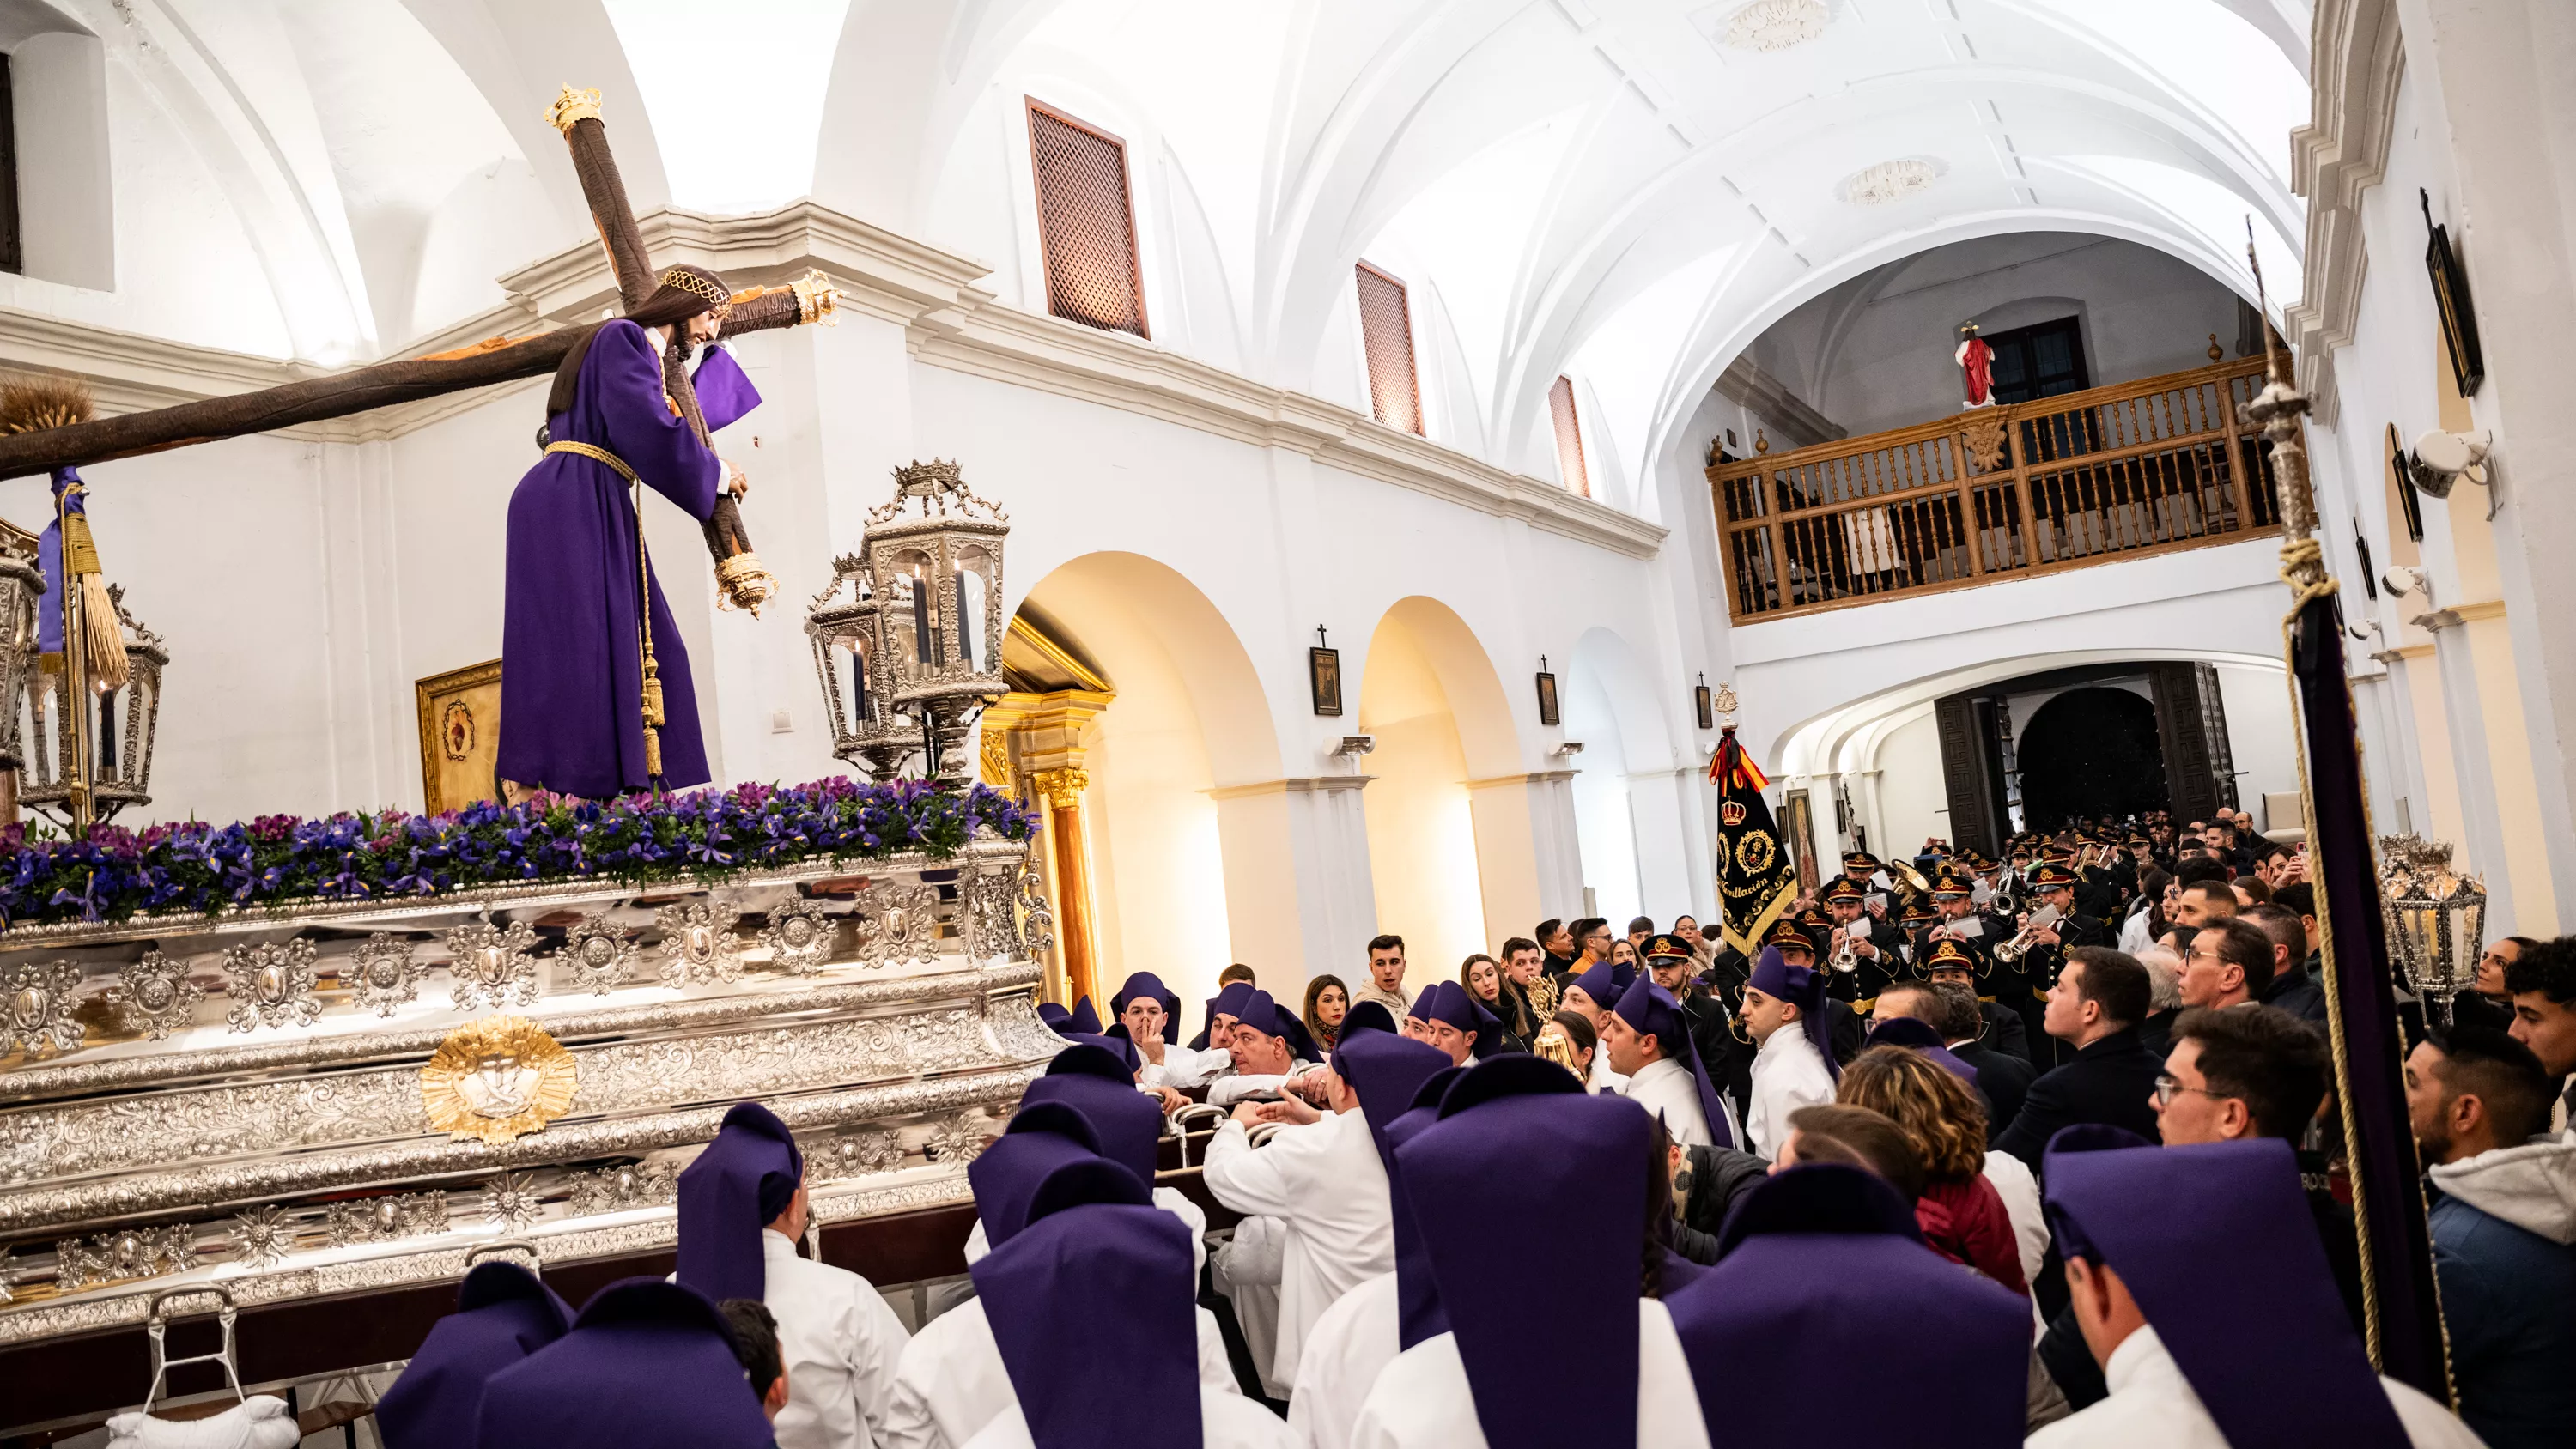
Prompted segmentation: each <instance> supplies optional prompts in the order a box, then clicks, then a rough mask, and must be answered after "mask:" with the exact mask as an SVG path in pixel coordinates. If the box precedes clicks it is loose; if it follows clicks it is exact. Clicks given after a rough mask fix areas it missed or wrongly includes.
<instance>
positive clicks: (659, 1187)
mask: <svg viewBox="0 0 2576 1449" xmlns="http://www.w3.org/2000/svg"><path fill="white" fill-rule="evenodd" d="M564 1186H565V1188H566V1189H567V1190H568V1196H567V1197H566V1199H565V1201H566V1204H567V1206H568V1207H569V1208H570V1209H571V1212H572V1214H573V1216H575V1217H592V1216H595V1215H597V1214H600V1213H620V1212H625V1211H627V1210H628V1209H630V1208H641V1207H661V1206H664V1205H665V1204H668V1203H671V1202H674V1201H676V1200H677V1199H678V1197H679V1190H680V1178H679V1174H678V1173H676V1172H673V1171H672V1170H671V1168H670V1165H669V1164H668V1163H659V1162H629V1163H624V1164H621V1165H619V1166H616V1167H602V1168H599V1169H597V1170H595V1171H591V1172H576V1173H574V1174H573V1175H572V1176H571V1177H569V1178H567V1179H566V1180H565V1182H564Z"/></svg>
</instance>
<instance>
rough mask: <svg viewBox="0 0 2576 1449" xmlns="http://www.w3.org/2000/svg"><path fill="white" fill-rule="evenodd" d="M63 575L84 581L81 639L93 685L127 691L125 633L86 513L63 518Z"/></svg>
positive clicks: (96, 687)
mask: <svg viewBox="0 0 2576 1449" xmlns="http://www.w3.org/2000/svg"><path fill="white" fill-rule="evenodd" d="M63 575H64V577H66V578H76V579H79V580H80V591H81V637H82V640H83V643H84V644H85V646H86V648H85V649H84V651H83V652H85V653H86V654H87V655H88V656H89V660H88V662H89V678H90V686H91V687H92V688H94V689H98V690H102V691H104V690H114V689H123V688H124V687H125V682H126V680H127V678H128V677H129V676H130V673H131V668H132V666H131V664H130V662H129V661H128V660H127V659H126V657H125V631H124V630H123V629H122V628H119V627H118V625H117V621H116V600H114V599H112V598H110V597H108V593H107V575H106V574H104V573H102V572H101V571H100V569H99V563H98V541H97V540H96V539H94V538H92V537H91V536H90V531H89V518H88V516H87V515H86V514H80V513H66V514H64V516H63Z"/></svg>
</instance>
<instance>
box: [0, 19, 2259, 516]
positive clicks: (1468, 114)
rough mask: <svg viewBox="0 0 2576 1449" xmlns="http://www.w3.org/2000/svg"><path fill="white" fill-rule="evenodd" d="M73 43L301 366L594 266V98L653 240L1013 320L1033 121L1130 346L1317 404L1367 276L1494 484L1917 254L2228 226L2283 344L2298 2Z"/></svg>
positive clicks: (220, 31)
mask: <svg viewBox="0 0 2576 1449" xmlns="http://www.w3.org/2000/svg"><path fill="white" fill-rule="evenodd" d="M9 3H33V0H9ZM61 8H62V9H63V10H65V11H66V12H80V13H81V15H82V16H83V19H84V22H85V23H86V24H88V25H89V26H90V27H91V28H92V29H93V30H94V31H95V32H96V33H98V34H100V35H101V36H102V37H103V38H104V39H105V40H106V41H107V43H108V44H109V46H110V49H111V54H112V59H113V60H114V62H115V63H121V64H125V65H129V66H137V67H140V66H143V65H145V64H146V63H147V62H146V61H145V60H144V59H142V57H145V56H147V55H149V54H151V53H152V52H153V50H154V47H155V46H156V45H157V46H158V47H159V50H160V54H161V56H162V60H161V61H160V62H159V64H160V70H159V72H158V73H159V74H162V75H164V76H165V77H166V76H168V75H170V74H171V72H172V67H171V66H169V65H168V64H167V56H168V53H169V52H170V51H171V50H173V49H179V48H184V49H185V50H186V51H187V56H188V58H189V59H190V61H191V68H190V69H188V70H187V73H186V75H185V76H184V84H185V87H186V90H187V95H188V104H189V106H191V107H193V108H195V109H197V110H198V111H200V112H202V113H203V114H202V117H201V118H200V119H198V120H196V121H194V122H193V123H192V134H197V135H200V136H205V137H212V138H215V139H216V140H219V141H220V142H221V143H222V145H223V146H225V147H226V148H228V152H229V154H231V155H233V157H234V159H233V160H232V161H231V162H228V163H227V165H228V166H231V167H232V168H234V173H233V174H240V175H244V176H250V177H254V178H255V180H256V185H255V186H251V185H249V183H244V184H245V186H246V187H247V188H248V189H246V190H245V192H244V194H243V196H242V198H241V201H240V207H241V210H242V212H243V214H244V226H245V229H246V230H247V231H248V232H249V233H250V235H251V239H252V245H253V247H254V249H255V250H257V251H258V252H259V253H260V254H261V256H262V257H263V258H264V259H265V260H266V262H267V265H268V266H269V268H270V280H271V282H272V285H274V286H275V287H277V288H278V289H279V291H280V294H281V295H280V306H281V311H282V312H285V313H287V314H288V315H289V316H290V319H291V320H290V327H289V330H290V332H291V333H292V334H293V339H294V347H295V350H296V351H297V352H299V353H301V354H302V355H305V356H310V357H317V358H332V357H339V356H357V355H366V354H371V353H378V352H383V351H389V350H393V349H396V348H399V347H401V346H403V345H405V344H406V343H407V342H409V341H411V340H412V339H414V338H417V337H420V336H424V335H429V334H433V333H435V332H437V331H438V330H440V329H441V328H443V327H446V326H450V325H453V324H454V323H456V322H457V321H459V320H461V319H462V318H464V317H466V316H469V315H471V314H472V313H473V312H474V311H476V310H478V309H479V308H480V307H482V306H485V305H488V304H489V303H490V302H491V301H493V300H496V299H497V297H498V293H497V290H496V289H495V288H494V287H493V285H492V278H493V277H494V276H496V275H498V274H499V273H501V272H503V271H506V270H508V269H509V268H511V267H512V266H515V265H517V264H519V263H521V262H524V261H526V260H530V259H533V258H534V257H536V256H538V255H541V254H543V253H545V252H548V251H551V250H553V249H555V248H558V247H561V246H563V245H566V244H568V243H569V242H571V241H573V240H575V239H577V238H578V237H579V236H581V235H583V234H584V233H586V232H587V231H588V224H587V219H586V217H585V216H584V214H583V212H582V209H581V205H580V200H579V195H578V191H577V189H576V188H575V187H574V186H573V184H572V179H571V175H570V169H569V167H568V165H566V164H565V162H564V160H563V152H562V147H561V145H560V143H559V142H558V141H557V140H556V139H555V138H554V137H553V135H552V134H551V133H550V132H549V131H547V130H546V129H545V127H544V126H543V124H542V122H541V121H540V120H539V119H538V112H539V111H540V110H541V108H542V107H543V105H544V104H545V101H546V100H547V99H548V98H549V97H550V96H551V95H552V93H553V91H554V90H555V88H556V87H557V86H558V85H559V84H560V83H562V82H565V81H572V82H576V83H579V84H583V85H596V86H600V87H602V88H603V89H605V90H606V91H607V92H608V106H609V110H610V114H611V115H612V117H613V118H614V120H615V124H614V126H613V128H612V129H613V134H614V136H615V138H616V143H617V146H618V151H619V160H620V163H621V166H622V169H623V170H624V172H625V175H626V177H627V180H628V183H629V187H630V189H631V190H632V191H633V192H634V194H635V195H636V198H637V201H638V204H639V209H641V208H647V207H650V206H651V205H653V204H656V203H659V202H662V201H665V200H667V201H669V202H671V203H673V204H677V205H681V206H686V207H691V208H693V209H698V210H705V211H713V212H720V213H721V212H739V211H749V210H759V209H764V208H767V207H771V206H776V205H779V204H783V203H785V202H788V201H791V200H794V199H795V198H797V197H800V196H806V195H811V196H813V197H814V198H815V199H817V200H818V201H821V202H823V203H825V204H828V205H831V206H834V207H837V208H839V209H842V210H845V211H849V212H852V213H854V214H856V215H859V216H861V217H863V218H866V219H867V220H870V221H873V222H876V223H878V224H880V225H885V226H888V227H892V228H894V229H896V230H899V231H905V232H909V233H911V234H914V235H917V236H920V237H922V238H923V239H925V240H928V241H931V242H933V243H935V244H939V245H943V246H948V247H952V248H954V249H956V250H959V251H963V252H966V253H967V254H969V255H973V256H977V257H979V258H981V259H983V260H984V261H986V262H988V263H991V264H993V265H995V267H996V269H997V277H998V278H999V279H1000V280H999V281H997V283H996V285H997V286H998V287H1000V288H1001V289H1002V290H1003V291H1004V292H1005V295H1006V297H1007V296H1010V295H1011V294H1012V289H1013V288H1014V287H1015V286H1018V285H1020V284H1019V282H1018V281H1017V280H1015V279H1017V278H1021V277H1025V276H1026V275H1028V273H1027V267H1028V260H1027V258H1026V256H1025V255H1024V253H1025V251H1026V249H1027V244H1028V242H1029V240H1030V239H1031V238H1032V237H1033V232H1032V231H1030V230H1029V229H1028V227H1027V223H1026V212H1027V210H1028V207H1027V204H1026V193H1027V186H1028V181H1027V170H1026V160H1025V156H1024V155H1021V156H1019V157H1018V159H1016V160H1014V159H1013V156H1012V149H1011V148H1012V147H1013V145H1014V144H1015V143H1016V144H1019V145H1022V146H1024V144H1025V141H1024V135H1025V133H1024V131H1023V130H1019V129H1017V128H1020V127H1022V126H1023V125H1024V122H1023V121H1022V120H1021V111H1020V98H1021V97H1022V96H1023V95H1036V96H1038V97H1040V98H1041V99H1045V100H1048V101H1050V102H1051V103H1054V104H1058V105H1060V106H1062V107H1064V108H1066V109H1068V110H1070V111H1072V112H1073V113H1075V114H1077V115H1081V116H1083V117H1084V118H1085V119H1087V120H1091V121H1094V122H1095V123H1098V124H1100V125H1103V126H1105V127H1107V128H1108V129H1110V130H1113V131H1115V132H1117V133H1118V134H1120V135H1121V136H1122V137H1124V138H1125V139H1126V140H1127V142H1128V144H1129V148H1130V164H1131V168H1132V170H1133V171H1134V173H1135V175H1136V177H1137V191H1138V196H1139V207H1140V222H1141V223H1142V225H1143V228H1144V235H1145V248H1146V251H1147V254H1148V255H1147V261H1148V272H1149V287H1150V288H1151V289H1152V291H1151V293H1149V295H1150V296H1151V298H1152V300H1153V302H1154V303H1155V319H1156V341H1157V342H1158V343H1160V344H1162V345H1166V346H1174V347H1178V348H1181V349H1183V350H1188V351H1192V352H1196V353H1198V354H1200V355H1202V356H1205V357H1208V358H1209V359H1210V360H1212V361H1217V362H1219V363H1221V364H1222V365H1225V366H1229V367H1235V368H1238V369H1240V370H1242V371H1244V372H1247V373H1250V374H1252V375H1254V376H1257V377H1260V378H1262V379H1264V380H1267V381H1271V382H1275V383H1279V384H1282V385H1286V386H1290V387H1299V388H1306V389H1309V390H1326V376H1325V375H1326V374H1329V373H1331V372H1332V371H1333V370H1334V369H1335V368H1343V369H1344V370H1347V357H1346V356H1345V355H1344V350H1346V348H1347V342H1346V340H1344V338H1343V335H1342V333H1341V332H1338V331H1337V330H1336V329H1337V328H1343V329H1346V328H1347V321H1346V318H1345V313H1346V310H1347V307H1348V304H1349V293H1350V289H1351V268H1352V265H1353V263H1354V262H1356V261H1357V260H1358V259H1360V258H1361V257H1363V256H1366V257H1368V258H1369V259H1370V260H1371V261H1373V262H1376V263H1378V264H1380V265H1383V266H1386V267H1388V268H1389V269H1390V270H1392V271H1395V272H1396V273H1397V274H1398V275H1400V276H1402V277H1403V278H1404V279H1405V280H1406V281H1407V283H1408V284H1409V285H1410V286H1411V287H1412V289H1413V294H1414V297H1415V302H1416V307H1415V312H1416V324H1417V328H1418V329H1420V330H1422V331H1423V332H1425V333H1427V334H1428V335H1426V336H1425V337H1424V338H1422V339H1421V342H1422V352H1423V354H1424V358H1425V365H1426V369H1427V370H1429V371H1431V372H1433V373H1436V374H1437V378H1436V381H1435V382H1434V384H1433V387H1432V390H1433V391H1435V392H1438V393H1440V394H1441V398H1440V402H1439V405H1438V406H1436V407H1435V408H1434V417H1435V419H1436V420H1437V421H1438V422H1439V426H1438V427H1436V428H1435V436H1440V437H1441V440H1442V441H1446V442H1450V443H1452V444H1453V445H1456V446H1461V447H1465V448H1467V449H1469V450H1470V451H1475V452H1479V453H1482V454H1484V455H1486V456H1489V457H1492V458H1494V459H1495V460H1496V461H1499V462H1503V463H1505V464H1506V465H1509V466H1527V465H1528V463H1529V459H1528V458H1527V457H1526V456H1524V455H1525V453H1526V451H1527V449H1528V440H1529V439H1530V438H1532V437H1533V436H1534V435H1535V431H1536V429H1537V428H1538V427H1539V425H1540V422H1541V420H1542V419H1543V418H1544V415H1545V406H1546V404H1545V396H1546V391H1547V388H1548V386H1549V384H1550V383H1551V382H1552V381H1553V380H1554V378H1555V377H1556V376H1557V375H1558V374H1559V373H1560V372H1571V373H1573V374H1575V375H1577V376H1578V377H1579V378H1580V379H1581V380H1582V381H1583V382H1584V384H1585V386H1586V387H1587V389H1588V390H1589V392H1590V395H1591V396H1593V397H1594V398H1596V399H1598V402H1599V405H1600V407H1601V408H1602V410H1603V412H1604V414H1605V417H1604V422H1605V424H1606V426H1607V428H1608V430H1609V431H1610V432H1611V433H1612V434H1613V435H1615V436H1614V439H1613V441H1614V443H1615V446H1616V447H1617V449H1618V451H1619V452H1620V454H1621V455H1622V456H1623V457H1624V458H1625V459H1627V460H1628V464H1629V466H1630V468H1631V469H1632V471H1633V470H1636V469H1639V468H1642V467H1644V466H1646V465H1647V464H1649V463H1650V462H1651V460H1652V459H1653V458H1654V457H1656V456H1658V450H1659V449H1666V448H1673V447H1678V446H1681V442H1682V440H1680V439H1679V437H1678V429H1679V428H1680V426H1681V424H1683V423H1684V422H1686V421H1687V420H1688V418H1689V416H1690V413H1691V411H1692V409H1694V408H1695V407H1696V406H1697V405H1698V403H1699V401H1700V400H1701V399H1702V398H1703V397H1704V396H1705V394H1706V392H1707V390H1708V388H1709V386H1710V385H1711V383H1712V382H1713V381H1714V379H1715V377H1716V375H1717V374H1718V373H1719V372H1720V371H1721V370H1723V368H1724V367H1725V365H1726V364H1727V363H1728V362H1729V361H1730V360H1732V359H1733V357H1734V356H1735V355H1736V353H1738V352H1739V351H1741V350H1742V349H1743V347H1744V346H1745V345H1746V344H1747V343H1748V342H1749V341H1750V340H1751V339H1752V338H1753V337H1754V336H1755V335H1757V334H1758V333H1759V332H1760V331H1761V330H1762V328H1764V327H1765V326H1767V325H1769V323H1770V322H1772V321H1773V320H1775V319H1777V318H1778V317H1780V316H1782V315H1783V314H1785V313H1786V312H1787V311H1789V310H1790V309H1791V308H1793V307H1795V306H1797V305H1798V304H1799V303H1801V302H1803V301H1805V300H1806V299H1808V298H1810V297H1812V296H1814V295H1816V294H1817V293H1819V292H1821V291H1823V290H1824V289H1826V288H1828V287H1831V286H1833V285H1834V284H1836V283H1838V282H1840V281H1842V280H1844V279H1846V278H1848V277H1851V276H1853V275H1856V274H1857V273H1859V272H1861V271H1864V270H1866V269H1868V268H1870V267H1873V266H1877V265H1879V264H1881V263H1884V262H1886V261H1889V260H1891V259H1893V258H1896V257H1899V256H1903V255H1905V254H1907V253H1910V252H1913V251H1918V250H1921V249H1924V248H1927V247H1930V246H1935V245H1939V244H1941V243H1944V242H1949V241H1956V240H1960V239H1964V238H1968V237H1974V236H1981V235H1990V234H1993V233H1997V232H2005V231H2021V230H2048V231H2078V232H2090V233H2095V234H2099V235H2105V236H2116V237H2122V238H2126V239H2129V240H2133V241H2137V242H2140V243H2143V244H2145V245H2149V246H2153V247H2157V248H2160V249H2162V250H2165V251H2168V252H2170V253H2173V254H2175V255H2177V256H2180V257H2183V258H2185V259H2187V260H2189V261H2191V262H2192V263H2194V264H2195V265H2197V266H2199V267H2201V268H2202V269H2204V270H2206V271H2208V272H2209V273H2211V274H2212V275H2214V276H2216V277H2219V278H2220V279H2222V280H2224V281H2226V282H2228V283H2229V284H2231V285H2233V286H2235V287H2237V289H2238V290H2239V291H2241V292H2244V293H2247V294H2249V295H2250V293H2251V291H2252V280H2251V277H2250V274H2249V273H2248V272H2247V269H2246V266H2245V260H2244V251H2245V231H2246V223H2247V219H2248V218H2249V217H2250V218H2251V219H2252V223H2253V230H2254V234H2255V238H2256V242H2257V245H2258V247H2259V248H2260V250H2261V252H2262V254H2263V261H2264V264H2265V272H2266V281H2267V282H2268V284H2269V287H2270V292H2271V296H2272V297H2273V299H2274V301H2275V305H2276V307H2277V306H2278V305H2279V304H2280V303H2282V302H2285V301H2287V300H2289V299H2291V298H2293V297H2295V295H2296V293H2297V291H2298V262H2297V253H2298V245H2299V238H2300V236H2301V232H2302V226H2301V220H2300V203H2299V202H2298V200H2297V198H2295V197H2294V196H2292V195H2291V193H2290V189H2289V184H2288V179H2287V177H2288V160H2289V132H2290V130H2291V128H2293V127H2294V126H2296V125H2298V124H2300V123H2302V122H2303V121H2304V120H2305V118H2306V115H2307V112H2308V92H2307V84H2306V81H2305V79H2304V72H2305V69H2306V65H2307V56H2306V46H2305V37H2306V35H2307V33H2308V25H2309V17H2308V13H2307V7H2306V4H2305V3H2304V0H1717V3H1713V4H1709V3H1698V0H1226V3H1210V0H726V3H724V4H722V5H713V4H705V3H691V0H547V3H543V4H535V3H528V0H123V3H116V4H111V3H110V0H62V4H61ZM90 12H95V13H94V14H93V13H90ZM120 47H121V48H120ZM179 83H180V82H179V81H175V80H167V79H165V80H164V81H163V84H164V85H175V84H179ZM165 103H166V102H165ZM1015 138H1016V142H1015ZM207 144H210V145H211V144H213V143H212V142H209V143H207ZM229 189H230V187H229V185H228V190H229ZM290 294H291V295H292V296H293V297H295V298H300V300H290ZM1019 300H1021V301H1022V303H1023V305H1034V306H1043V296H1042V294H1041V295H1040V296H1038V297H1037V298H1036V299H1034V300H1032V299H1030V298H1028V297H1026V296H1024V295H1023V296H1021V297H1020V299H1019Z"/></svg>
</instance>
